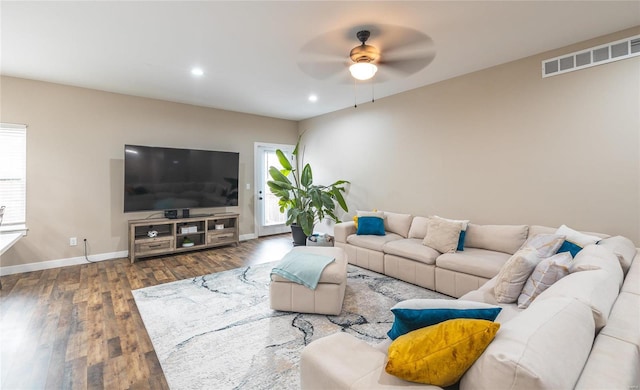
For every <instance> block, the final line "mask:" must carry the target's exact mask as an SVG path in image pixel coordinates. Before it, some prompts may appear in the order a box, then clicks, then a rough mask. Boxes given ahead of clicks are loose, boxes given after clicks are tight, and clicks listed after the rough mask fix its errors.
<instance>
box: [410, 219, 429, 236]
mask: <svg viewBox="0 0 640 390" xmlns="http://www.w3.org/2000/svg"><path fill="white" fill-rule="evenodd" d="M428 227H429V218H427V217H413V221H411V227H410V228H409V237H408V238H419V239H421V240H423V239H424V237H425V236H426V235H427V228H428Z"/></svg>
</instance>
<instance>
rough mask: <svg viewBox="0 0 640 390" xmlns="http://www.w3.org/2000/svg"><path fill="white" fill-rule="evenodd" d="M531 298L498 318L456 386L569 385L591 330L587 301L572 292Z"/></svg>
mask: <svg viewBox="0 0 640 390" xmlns="http://www.w3.org/2000/svg"><path fill="white" fill-rule="evenodd" d="M536 303H538V302H537V301H536V302H534V303H533V304H532V305H531V306H530V307H529V308H528V309H527V310H524V311H523V312H522V313H520V314H519V315H518V316H517V317H516V318H514V319H512V320H511V321H509V322H507V323H504V324H502V327H501V328H500V331H499V332H498V334H497V335H496V337H495V339H494V340H493V342H492V343H491V344H489V346H488V347H487V349H486V350H485V351H484V353H483V354H482V356H480V358H479V359H478V360H477V361H476V362H475V363H474V364H473V366H471V368H470V369H469V370H468V371H467V372H466V373H465V374H464V376H463V377H462V380H461V382H460V389H461V390H467V389H492V390H493V389H573V388H574V386H575V384H576V382H577V381H578V378H579V377H580V373H581V372H582V367H583V366H584V364H585V362H586V361H587V358H588V356H589V352H590V350H591V344H592V343H593V338H594V334H595V327H594V323H593V317H592V316H591V312H590V310H589V307H588V306H586V305H584V304H583V303H581V302H579V301H576V300H574V299H571V298H556V299H553V300H548V301H545V302H540V303H538V304H537V305H536Z"/></svg>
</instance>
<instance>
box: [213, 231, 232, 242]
mask: <svg viewBox="0 0 640 390" xmlns="http://www.w3.org/2000/svg"><path fill="white" fill-rule="evenodd" d="M235 241H236V235H235V233H234V232H228V233H216V234H209V236H208V237H207V244H224V243H233V242H235Z"/></svg>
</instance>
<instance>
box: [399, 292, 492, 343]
mask: <svg viewBox="0 0 640 390" xmlns="http://www.w3.org/2000/svg"><path fill="white" fill-rule="evenodd" d="M501 310H502V308H501V307H499V306H495V305H490V304H488V303H483V302H475V301H464V300H459V299H458V300H452V299H409V300H406V301H402V302H399V303H398V304H396V305H395V306H394V307H392V308H391V312H392V313H393V315H394V316H395V320H394V321H393V325H392V326H391V329H390V330H389V332H387V335H388V336H389V338H390V339H392V340H395V339H396V338H398V337H400V336H402V335H403V334H406V333H409V332H412V331H414V330H417V329H420V328H424V327H427V326H431V325H435V324H439V323H441V322H444V321H448V320H452V319H456V318H471V319H479V320H487V321H493V320H495V319H496V317H497V316H498V314H500V311H501Z"/></svg>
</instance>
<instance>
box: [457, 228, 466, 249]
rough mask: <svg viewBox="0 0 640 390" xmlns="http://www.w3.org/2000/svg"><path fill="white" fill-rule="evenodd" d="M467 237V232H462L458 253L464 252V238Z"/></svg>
mask: <svg viewBox="0 0 640 390" xmlns="http://www.w3.org/2000/svg"><path fill="white" fill-rule="evenodd" d="M466 235H467V232H466V231H464V230H461V231H460V237H459V238H458V248H456V249H457V250H458V252H460V251H464V238H465V236H466Z"/></svg>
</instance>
